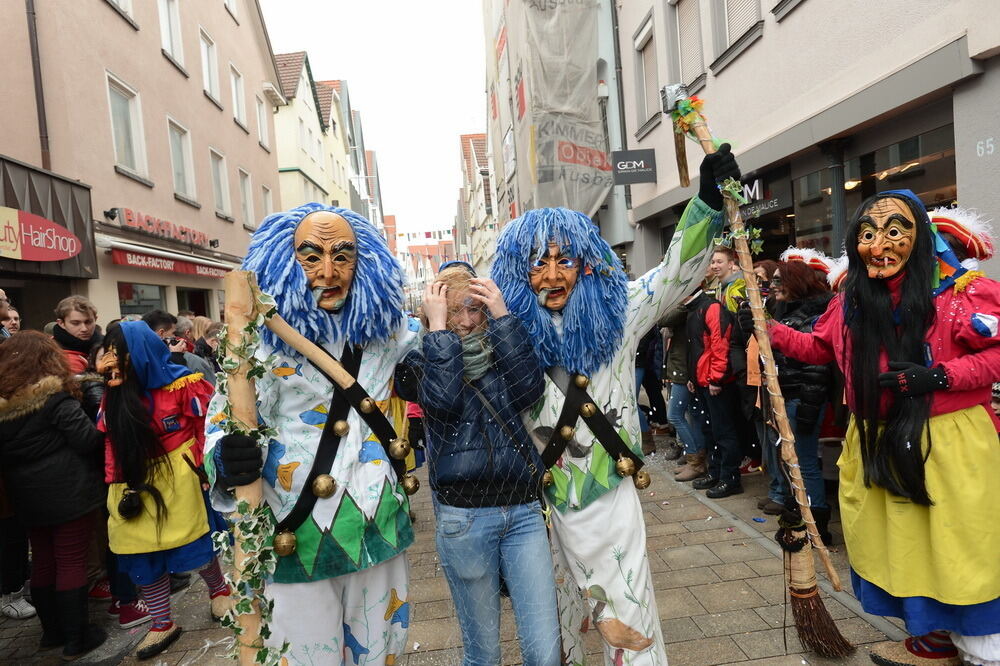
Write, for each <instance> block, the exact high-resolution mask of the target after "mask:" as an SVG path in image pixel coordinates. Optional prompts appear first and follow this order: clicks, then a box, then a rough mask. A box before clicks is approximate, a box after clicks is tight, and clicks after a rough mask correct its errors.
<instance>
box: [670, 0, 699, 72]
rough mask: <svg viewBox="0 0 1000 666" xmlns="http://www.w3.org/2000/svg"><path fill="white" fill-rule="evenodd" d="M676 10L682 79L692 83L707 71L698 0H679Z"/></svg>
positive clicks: (678, 51)
mask: <svg viewBox="0 0 1000 666" xmlns="http://www.w3.org/2000/svg"><path fill="white" fill-rule="evenodd" d="M674 11H675V12H676V15H677V61H678V63H679V64H680V74H681V81H683V82H684V83H691V82H692V81H694V80H695V79H696V78H698V77H699V76H700V75H701V74H703V73H704V72H705V61H704V59H703V56H702V50H701V12H700V9H699V7H698V0H677V4H676V5H675V8H674Z"/></svg>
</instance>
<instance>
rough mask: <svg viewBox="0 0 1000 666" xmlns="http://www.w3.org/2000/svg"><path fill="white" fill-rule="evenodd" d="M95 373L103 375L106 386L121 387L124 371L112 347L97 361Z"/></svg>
mask: <svg viewBox="0 0 1000 666" xmlns="http://www.w3.org/2000/svg"><path fill="white" fill-rule="evenodd" d="M97 372H99V373H100V374H102V375H104V380H105V383H106V384H107V385H108V386H121V385H122V382H123V381H125V369H124V368H123V367H122V363H121V359H119V358H118V352H116V351H115V348H114V347H108V349H107V351H105V352H104V354H102V355H101V357H100V358H99V359H97Z"/></svg>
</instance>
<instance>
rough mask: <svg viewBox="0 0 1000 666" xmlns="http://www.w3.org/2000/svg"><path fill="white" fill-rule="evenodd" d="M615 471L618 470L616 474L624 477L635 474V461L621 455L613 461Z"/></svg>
mask: <svg viewBox="0 0 1000 666" xmlns="http://www.w3.org/2000/svg"><path fill="white" fill-rule="evenodd" d="M615 471H616V472H618V476H621V477H626V476H632V475H633V474H635V462H633V461H632V459H631V458H629V457H628V456H624V455H623V456H622V457H621V458H619V459H618V462H616V463H615Z"/></svg>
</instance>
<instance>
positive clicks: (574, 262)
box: [528, 243, 581, 310]
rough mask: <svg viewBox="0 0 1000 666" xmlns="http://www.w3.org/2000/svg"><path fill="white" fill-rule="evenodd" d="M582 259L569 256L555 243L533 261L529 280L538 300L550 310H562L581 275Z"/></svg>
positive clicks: (529, 270)
mask: <svg viewBox="0 0 1000 666" xmlns="http://www.w3.org/2000/svg"><path fill="white" fill-rule="evenodd" d="M580 263H581V262H580V260H579V259H577V258H573V257H568V256H566V255H564V254H563V253H562V250H561V249H560V248H559V246H558V245H556V244H555V243H549V247H548V253H547V254H546V255H545V256H542V257H539V258H538V259H535V260H533V261H532V262H531V267H530V268H529V269H528V281H529V282H530V283H531V288H532V290H534V292H535V293H536V294H538V302H539V303H540V304H541V305H543V306H544V307H546V308H548V309H549V310H562V309H563V308H564V307H566V303H568V302H569V295H570V294H571V293H572V292H573V287H575V286H576V281H577V278H579V277H580Z"/></svg>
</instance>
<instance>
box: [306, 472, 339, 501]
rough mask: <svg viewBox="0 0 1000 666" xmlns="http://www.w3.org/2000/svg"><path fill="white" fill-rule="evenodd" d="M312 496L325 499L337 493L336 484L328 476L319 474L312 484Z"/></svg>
mask: <svg viewBox="0 0 1000 666" xmlns="http://www.w3.org/2000/svg"><path fill="white" fill-rule="evenodd" d="M312 491H313V495H315V496H316V497H319V498H320V499H326V498H327V497H330V496H332V495H333V493H335V492H336V491H337V482H336V481H335V480H334V478H333V477H332V476H330V475H329V474H320V475H319V476H317V477H316V478H315V479H313V482H312Z"/></svg>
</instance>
